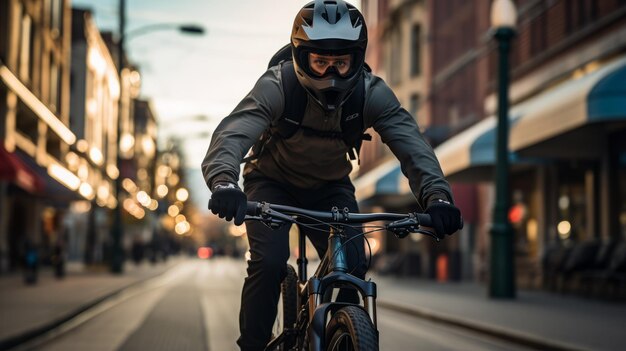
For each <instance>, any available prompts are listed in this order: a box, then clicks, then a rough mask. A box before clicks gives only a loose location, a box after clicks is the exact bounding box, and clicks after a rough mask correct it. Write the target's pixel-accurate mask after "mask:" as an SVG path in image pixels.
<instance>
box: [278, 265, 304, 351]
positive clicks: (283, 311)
mask: <svg viewBox="0 0 626 351" xmlns="http://www.w3.org/2000/svg"><path fill="white" fill-rule="evenodd" d="M297 318H298V276H297V275H296V270H295V269H294V268H293V266H291V265H289V264H288V265H287V275H285V278H284V279H283V281H282V282H281V283H280V298H279V306H278V310H277V314H276V321H275V322H274V326H273V327H272V334H273V337H274V338H275V337H278V335H279V334H280V333H282V332H283V331H284V330H285V329H288V328H294V326H295V324H296V320H297ZM294 344H295V339H294V338H293V337H291V338H290V337H287V338H285V339H283V341H281V343H280V344H279V345H277V346H276V347H275V348H273V349H274V350H277V351H283V350H290V349H291V348H292V347H293V345H294Z"/></svg>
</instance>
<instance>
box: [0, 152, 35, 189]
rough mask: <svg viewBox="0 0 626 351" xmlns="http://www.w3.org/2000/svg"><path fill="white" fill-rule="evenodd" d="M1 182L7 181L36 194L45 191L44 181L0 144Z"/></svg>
mask: <svg viewBox="0 0 626 351" xmlns="http://www.w3.org/2000/svg"><path fill="white" fill-rule="evenodd" d="M0 180H7V181H9V182H12V183H14V184H15V185H17V186H19V187H20V188H22V189H24V190H26V191H28V192H30V193H33V194H36V193H41V192H43V190H44V181H43V180H42V179H41V178H40V177H39V176H38V175H37V174H36V173H35V172H34V171H33V170H31V169H30V168H29V167H28V166H27V165H26V164H24V162H22V161H21V160H20V159H19V158H18V157H17V156H16V155H15V154H14V153H12V152H8V151H7V150H6V149H5V148H4V142H3V141H2V142H1V143H0Z"/></svg>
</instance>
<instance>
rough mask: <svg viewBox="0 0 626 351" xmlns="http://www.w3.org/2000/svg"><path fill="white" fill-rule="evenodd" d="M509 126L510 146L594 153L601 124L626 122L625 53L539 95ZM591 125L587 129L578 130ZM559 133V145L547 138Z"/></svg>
mask: <svg viewBox="0 0 626 351" xmlns="http://www.w3.org/2000/svg"><path fill="white" fill-rule="evenodd" d="M531 100H532V104H529V106H528V109H526V111H525V113H524V117H523V118H522V119H521V120H520V121H519V123H517V125H516V126H515V128H513V129H512V130H511V135H510V143H509V145H510V147H511V150H514V151H520V150H524V151H526V152H528V151H529V150H528V149H529V148H532V149H534V150H530V151H536V152H534V153H533V154H541V155H544V156H545V155H558V154H561V155H565V154H570V155H577V156H579V157H583V156H585V155H590V156H595V155H597V153H598V152H601V150H599V149H596V146H598V145H601V144H602V140H601V139H602V138H604V136H605V134H606V133H597V132H595V130H594V132H593V133H591V130H593V129H594V128H596V129H598V131H601V130H600V129H602V126H601V125H602V124H603V123H604V122H615V121H622V122H626V57H623V58H620V59H618V60H615V61H613V62H611V63H609V64H607V65H605V66H603V67H601V68H599V69H597V70H596V71H594V72H592V73H589V74H587V75H585V76H583V77H581V78H579V79H573V80H570V81H567V82H565V83H563V84H561V85H559V86H557V87H555V88H553V89H551V90H549V91H547V92H545V93H542V94H540V95H539V96H537V97H535V98H532V99H531ZM581 127H586V128H587V127H589V128H590V130H581ZM557 136H559V141H558V143H551V140H552V139H554V138H555V137H557Z"/></svg>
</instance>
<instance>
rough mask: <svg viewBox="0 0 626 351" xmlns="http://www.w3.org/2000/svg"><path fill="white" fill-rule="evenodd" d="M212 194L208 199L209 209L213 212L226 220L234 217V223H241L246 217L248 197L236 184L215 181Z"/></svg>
mask: <svg viewBox="0 0 626 351" xmlns="http://www.w3.org/2000/svg"><path fill="white" fill-rule="evenodd" d="M212 192H213V194H212V195H211V201H209V209H210V210H211V212H213V214H216V215H218V216H219V217H220V218H225V219H226V220H227V221H230V220H231V219H233V218H234V219H235V221H234V223H235V225H241V224H242V223H243V220H244V218H245V217H246V208H247V204H248V198H247V197H246V194H245V193H244V192H243V191H241V189H239V187H238V186H237V184H234V183H231V182H216V183H215V184H214V185H213V190H212Z"/></svg>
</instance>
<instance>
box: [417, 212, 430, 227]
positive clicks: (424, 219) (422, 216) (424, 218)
mask: <svg viewBox="0 0 626 351" xmlns="http://www.w3.org/2000/svg"><path fill="white" fill-rule="evenodd" d="M415 215H416V217H417V221H418V222H419V225H423V226H424V227H432V226H433V221H432V219H431V218H430V215H429V214H427V213H416V214H415Z"/></svg>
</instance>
